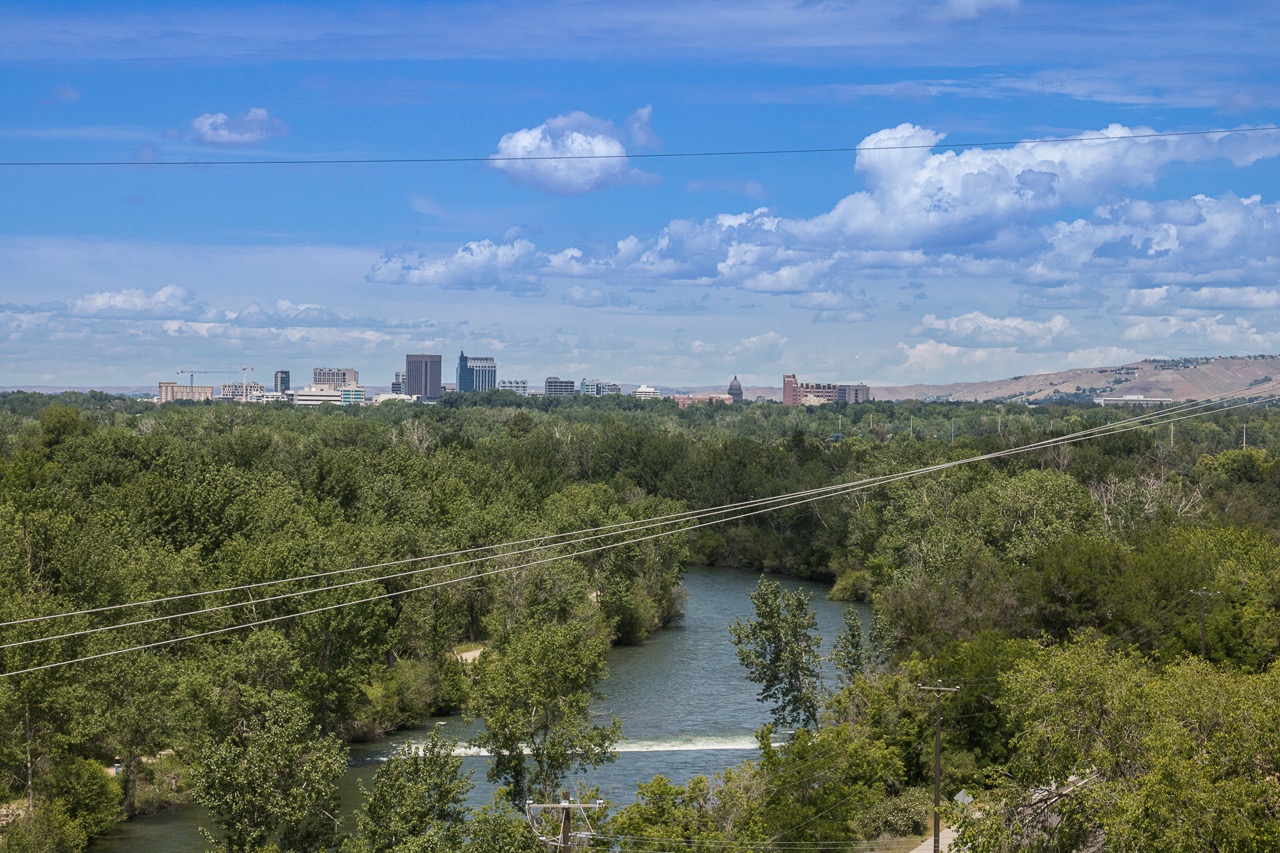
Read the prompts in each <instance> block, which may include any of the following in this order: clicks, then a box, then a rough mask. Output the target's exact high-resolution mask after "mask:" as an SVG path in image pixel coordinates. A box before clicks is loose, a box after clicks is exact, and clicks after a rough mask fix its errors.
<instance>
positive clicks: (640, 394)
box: [631, 385, 662, 400]
mask: <svg viewBox="0 0 1280 853" xmlns="http://www.w3.org/2000/svg"><path fill="white" fill-rule="evenodd" d="M631 396H632V397H635V398H636V399H637V400H657V399H660V398H661V397H662V395H661V394H659V393H658V389H657V388H650V387H649V386H648V385H641V386H640V387H639V388H637V389H636V390H634V391H632V392H631Z"/></svg>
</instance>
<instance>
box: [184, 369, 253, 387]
mask: <svg viewBox="0 0 1280 853" xmlns="http://www.w3.org/2000/svg"><path fill="white" fill-rule="evenodd" d="M238 372H239V371H237V370H235V369H234V368H229V369H222V368H218V369H217V370H179V371H178V375H179V376H181V375H182V374H184V373H189V374H191V386H192V387H195V384H196V374H197V373H238Z"/></svg>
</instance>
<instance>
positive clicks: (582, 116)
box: [0, 0, 1280, 386]
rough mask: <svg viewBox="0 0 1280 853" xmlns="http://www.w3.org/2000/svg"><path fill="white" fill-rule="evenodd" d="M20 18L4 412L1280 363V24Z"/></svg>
mask: <svg viewBox="0 0 1280 853" xmlns="http://www.w3.org/2000/svg"><path fill="white" fill-rule="evenodd" d="M0 12H2V14H3V20H4V21H5V26H4V27H3V28H0V160H2V161H4V162H5V163H7V164H14V163H68V162H80V163H85V162H88V163H120V164H123V165H5V166H0V176H2V183H0V186H2V187H3V190H2V191H0V385H34V384H45V385H98V386H117V385H149V384H154V383H155V382H157V381H160V380H167V379H171V378H174V377H175V373H176V371H177V370H178V369H184V368H185V369H192V368H206V369H207V368H219V367H231V366H235V367H239V366H240V365H246V364H247V365H252V366H253V367H254V368H255V374H254V376H255V378H258V379H260V380H264V381H268V382H269V380H270V377H271V373H272V371H274V370H277V369H289V370H292V371H293V372H294V375H295V376H300V377H303V378H305V377H307V376H309V375H310V370H311V368H312V367H317V366H333V367H355V368H357V369H358V370H360V372H361V379H362V381H363V382H365V383H366V384H370V385H385V384H389V383H390V380H391V377H392V375H393V373H394V372H395V371H396V370H397V369H403V356H404V354H405V353H407V352H439V353H442V354H444V355H445V356H446V360H448V359H451V358H453V357H455V356H456V354H457V353H458V351H459V350H462V349H465V350H466V351H467V352H468V353H469V354H472V355H492V356H493V357H495V358H496V359H497V362H498V366H499V377H500V378H502V377H505V378H525V379H529V380H531V381H532V382H534V383H538V382H540V381H541V380H542V378H543V377H545V376H548V375H559V376H563V377H571V378H575V379H581V378H583V377H588V378H597V377H599V378H602V379H606V380H612V381H616V382H624V383H641V382H647V383H650V384H664V385H714V384H721V383H724V382H727V381H728V379H729V378H730V377H731V376H733V375H735V374H736V375H738V376H740V377H741V378H742V380H743V381H744V383H746V384H761V385H780V384H781V375H782V374H783V373H784V372H795V373H797V374H799V375H800V378H801V379H803V380H807V381H866V382H870V383H872V384H905V383H912V382H949V381H957V380H962V379H975V378H976V379H984V378H996V377H1001V376H1007V375H1012V374H1021V373H1032V372H1040V371H1049V370H1057V369H1063V368H1067V367H1075V366H1095V365H1104V364H1116V363H1122V362H1127V361H1133V360H1136V359H1140V358H1144V357H1150V356H1156V357H1172V356H1183V355H1217V354H1223V355H1229V354H1246V353H1260V352H1269V353H1275V352H1280V170H1278V168H1277V166H1278V165H1280V132H1276V131H1267V130H1260V128H1267V127H1270V126H1273V125H1275V124H1277V122H1278V121H1280V73H1278V71H1280V51H1277V50H1276V47H1275V45H1276V43H1277V39H1278V38H1280V6H1277V5H1275V4H1269V3H1257V2H1219V3H1214V4H1209V3H1185V2H1182V3H1179V2H1134V3H1101V2H1100V3H1092V2H1035V1H1034V0H883V2H882V1H881V0H853V1H852V2H840V1H839V0H830V2H821V0H813V1H812V2H809V0H805V1H804V2H772V0H735V2H707V3H687V2H680V3H677V2H672V1H671V0H650V2H646V3H643V4H621V3H600V2H591V3H588V2H569V0H542V2H483V3H482V2H471V0H452V2H433V3H407V2H403V3H394V2H385V3H321V2H312V3H296V4H285V3H258V2H255V3H220V4H217V5H216V6H213V5H212V4H203V3H202V4H193V3H187V2H172V0H170V2H163V3H158V2H155V3H152V2H134V3H127V2H118V3H110V4H104V3H75V2H42V3H39V4H36V3H0ZM1218 129H1225V130H1231V131H1234V132H1231V133H1226V134H1203V133H1199V132H1200V131H1208V130H1218ZM1102 138H1105V139H1102ZM854 147H860V148H862V149H863V150H859V151H857V152H854V151H852V150H845V151H830V152H827V153H790V154H778V153H774V154H764V153H758V154H750V153H746V154H743V153H737V154H730V153H726V152H763V151H779V150H788V151H795V150H799V149H805V150H812V149H852V148H854ZM561 155H592V156H590V157H586V158H583V157H578V158H577V159H555V158H556V157H559V156H561ZM598 155H611V156H609V157H607V158H602V157H600V156H598ZM674 155H706V156H674ZM530 157H537V158H544V159H529V158H530ZM548 158H549V159H548ZM387 159H393V160H394V159H418V160H440V159H455V160H457V162H419V163H380V164H379V163H342V164H315V163H312V164H305V163H304V164H291V165H249V164H248V163H247V162H246V161H263V160H266V161H280V160H295V161H296V160H302V161H308V160H312V161H314V160H387ZM192 161H230V164H227V165H166V164H180V163H190V162H192ZM236 164H239V165H236ZM232 378H234V377H232V376H231V375H228V376H227V377H226V379H228V380H230V379H232Z"/></svg>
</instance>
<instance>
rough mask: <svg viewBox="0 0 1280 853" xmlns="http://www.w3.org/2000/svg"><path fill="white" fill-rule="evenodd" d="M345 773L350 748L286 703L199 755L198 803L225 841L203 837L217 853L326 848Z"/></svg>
mask: <svg viewBox="0 0 1280 853" xmlns="http://www.w3.org/2000/svg"><path fill="white" fill-rule="evenodd" d="M346 768H347V750H346V747H344V746H343V745H342V744H341V743H340V742H339V741H338V740H337V739H336V738H334V737H332V736H324V735H321V734H320V731H319V729H318V727H316V726H315V725H314V724H313V723H312V721H311V719H310V718H309V717H308V715H307V714H306V712H305V711H304V710H303V709H302V708H301V707H300V705H299V704H298V703H297V702H294V701H281V702H279V703H277V704H275V705H273V706H272V707H270V708H268V709H267V710H266V712H265V713H263V714H261V715H255V716H253V717H250V718H249V719H247V720H244V721H243V722H242V723H241V724H240V725H239V726H238V727H237V729H236V731H234V732H233V733H232V734H231V735H230V736H229V737H227V738H225V739H221V740H217V741H211V742H209V743H207V744H206V745H205V746H204V747H203V748H202V749H200V750H199V751H198V754H197V756H196V760H195V762H194V764H193V766H192V781H193V783H194V785H193V790H194V793H195V798H196V800H197V802H199V803H200V804H201V805H203V806H204V807H205V808H207V809H208V810H209V812H210V814H211V815H212V817H213V820H214V822H215V823H216V824H217V825H218V827H219V829H220V830H221V836H218V835H215V834H214V833H212V832H209V831H208V830H206V829H203V828H202V829H201V832H202V833H203V834H204V836H205V838H206V839H208V841H209V843H210V844H213V845H215V849H216V850H217V851H219V853H251V851H257V850H260V849H262V848H264V847H266V846H267V845H268V844H269V843H272V842H274V843H275V845H276V848H277V849H278V850H280V851H282V853H293V851H297V853H303V851H312V850H320V849H323V848H326V847H329V846H331V845H332V844H333V843H334V840H335V839H336V837H337V831H338V827H339V824H340V817H339V814H340V812H339V809H338V788H337V783H338V778H339V777H340V776H341V775H342V774H343V772H344V771H345V770H346Z"/></svg>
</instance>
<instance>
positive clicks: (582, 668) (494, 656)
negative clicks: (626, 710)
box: [467, 621, 621, 805]
mask: <svg viewBox="0 0 1280 853" xmlns="http://www.w3.org/2000/svg"><path fill="white" fill-rule="evenodd" d="M606 648H607V643H606V641H605V638H604V635H603V631H602V626H600V625H599V624H592V623H589V622H583V621H576V622H571V623H568V624H565V625H556V624H551V625H537V624H534V623H529V624H527V625H525V626H522V627H521V628H520V629H519V630H518V631H517V632H515V633H513V634H512V635H511V636H510V637H509V638H508V639H507V641H506V642H505V643H503V644H502V645H501V646H500V647H490V648H488V649H486V650H485V651H484V653H483V654H481V655H480V657H479V659H478V660H477V661H476V663H475V665H474V666H475V669H474V678H475V684H474V686H473V688H472V691H471V695H470V697H469V699H468V703H467V713H468V714H469V715H470V716H471V717H473V718H478V719H480V720H483V721H484V728H483V729H481V730H480V732H479V733H477V734H476V736H475V739H474V743H475V744H476V745H477V746H479V747H481V748H483V749H486V750H488V752H489V754H490V756H491V763H490V766H489V778H490V780H491V781H495V782H498V781H501V782H503V783H505V785H506V792H507V795H508V797H509V798H510V799H511V801H512V802H513V803H515V804H517V805H518V804H522V803H523V802H524V801H525V799H526V797H527V796H530V795H536V796H541V797H543V798H547V797H551V796H553V795H554V794H556V793H557V792H558V790H559V788H560V783H561V780H562V779H563V778H564V777H565V775H566V774H568V773H569V772H571V771H573V770H575V769H587V768H590V767H595V766H597V765H599V764H603V763H605V762H608V761H612V760H613V759H614V757H615V756H616V753H615V752H614V751H613V745H614V743H616V742H617V740H618V737H619V735H620V734H621V724H620V723H619V722H618V720H617V719H616V718H614V719H613V720H612V722H611V723H610V724H609V725H604V726H602V725H596V724H594V723H592V722H591V717H590V714H589V705H590V702H591V698H592V695H593V688H594V686H595V684H596V683H597V682H599V681H600V680H601V679H602V678H604V676H605V673H606V669H605V658H604V654H605V650H606Z"/></svg>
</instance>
